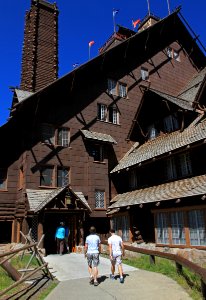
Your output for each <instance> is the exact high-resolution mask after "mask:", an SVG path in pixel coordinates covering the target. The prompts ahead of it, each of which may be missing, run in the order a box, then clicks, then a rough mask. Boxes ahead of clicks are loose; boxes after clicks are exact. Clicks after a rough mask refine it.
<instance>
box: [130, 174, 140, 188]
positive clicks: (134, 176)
mask: <svg viewBox="0 0 206 300" xmlns="http://www.w3.org/2000/svg"><path fill="white" fill-rule="evenodd" d="M129 187H130V189H131V190H134V189H136V188H137V187H138V180H137V172H136V170H132V171H131V173H130V177H129Z"/></svg>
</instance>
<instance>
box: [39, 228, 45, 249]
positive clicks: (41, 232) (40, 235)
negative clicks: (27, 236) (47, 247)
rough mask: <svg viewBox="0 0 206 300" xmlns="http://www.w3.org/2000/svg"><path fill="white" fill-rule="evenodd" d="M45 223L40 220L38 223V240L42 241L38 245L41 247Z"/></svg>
mask: <svg viewBox="0 0 206 300" xmlns="http://www.w3.org/2000/svg"><path fill="white" fill-rule="evenodd" d="M43 233H44V232H43V224H42V222H39V224H38V241H41V242H40V243H39V244H38V246H39V248H43V239H42V236H43Z"/></svg>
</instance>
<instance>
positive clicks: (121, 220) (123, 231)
mask: <svg viewBox="0 0 206 300" xmlns="http://www.w3.org/2000/svg"><path fill="white" fill-rule="evenodd" d="M112 228H113V229H114V230H115V232H116V233H117V234H118V235H120V236H121V237H122V240H123V241H128V240H129V217H128V216H118V217H113V218H112Z"/></svg>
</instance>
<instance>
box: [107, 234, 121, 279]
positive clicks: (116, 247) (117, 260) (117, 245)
mask: <svg viewBox="0 0 206 300" xmlns="http://www.w3.org/2000/svg"><path fill="white" fill-rule="evenodd" d="M110 233H111V236H110V238H108V245H109V255H110V260H111V272H112V274H111V275H110V278H111V279H114V273H115V264H117V267H118V271H119V275H120V283H124V277H123V269H122V255H123V256H124V244H123V241H122V238H121V237H120V236H118V235H116V234H115V230H114V229H111V230H110Z"/></svg>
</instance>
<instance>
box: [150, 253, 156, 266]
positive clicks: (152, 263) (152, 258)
mask: <svg viewBox="0 0 206 300" xmlns="http://www.w3.org/2000/svg"><path fill="white" fill-rule="evenodd" d="M149 261H150V264H151V265H155V256H154V255H150V256H149Z"/></svg>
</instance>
